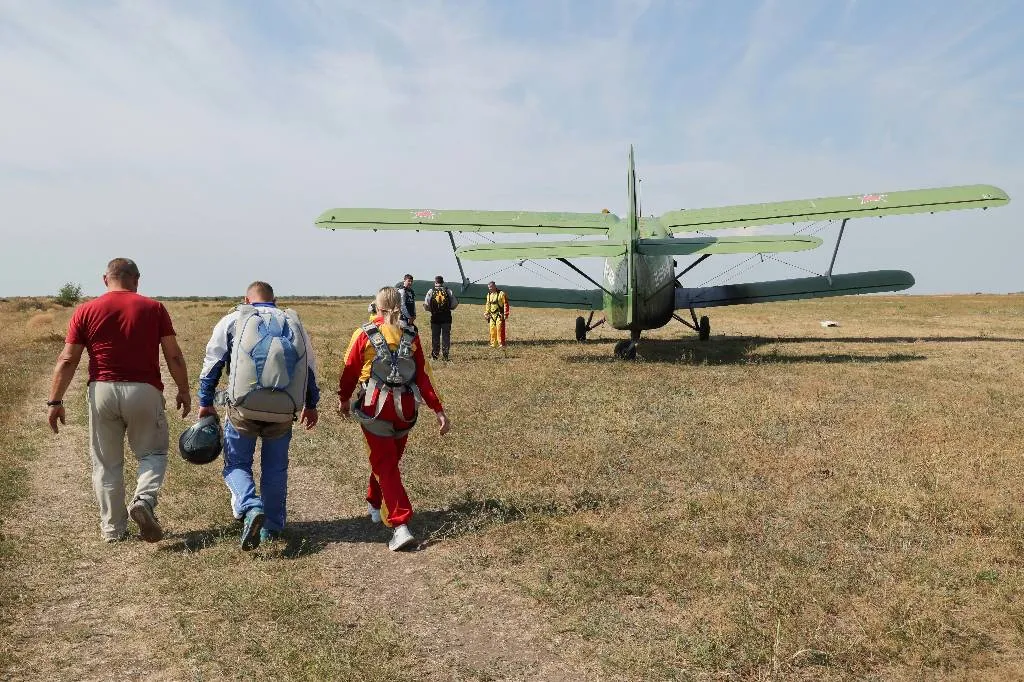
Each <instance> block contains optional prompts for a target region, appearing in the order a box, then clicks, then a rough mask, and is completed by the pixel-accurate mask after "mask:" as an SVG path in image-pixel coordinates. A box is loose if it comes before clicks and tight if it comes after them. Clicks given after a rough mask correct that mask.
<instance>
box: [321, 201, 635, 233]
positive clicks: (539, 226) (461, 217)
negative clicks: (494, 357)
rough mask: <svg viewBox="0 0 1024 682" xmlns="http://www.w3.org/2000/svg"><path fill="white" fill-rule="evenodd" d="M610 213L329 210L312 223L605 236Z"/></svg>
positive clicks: (613, 221) (333, 226) (614, 220)
mask: <svg viewBox="0 0 1024 682" xmlns="http://www.w3.org/2000/svg"><path fill="white" fill-rule="evenodd" d="M618 222H619V217H618V216H616V215H615V214H613V213H557V212H532V211H462V210H453V211H441V210H434V209H415V208H412V209H404V208H332V209H329V210H327V211H324V212H323V213H321V214H320V215H319V216H318V217H317V219H316V221H315V223H316V226H317V227H322V228H324V229H328V230H423V231H426V232H494V233H521V234H593V235H605V234H607V233H608V230H610V229H611V228H612V227H613V226H615V225H616V224H618Z"/></svg>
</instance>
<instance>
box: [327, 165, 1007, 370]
mask: <svg viewBox="0 0 1024 682" xmlns="http://www.w3.org/2000/svg"><path fill="white" fill-rule="evenodd" d="M627 192H628V197H629V209H628V215H627V216H626V219H625V220H622V219H620V218H619V217H618V216H616V215H614V214H611V213H608V212H606V211H605V212H602V213H534V212H526V211H461V210H452V211H445V210H434V209H375V208H335V209H331V210H328V211H324V212H323V213H322V214H321V215H320V216H319V217H318V218H317V219H316V225H317V226H318V227H321V228H325V229H330V230H337V229H348V230H374V231H376V230H417V231H420V230H425V231H435V232H447V233H448V239H449V241H450V242H451V245H452V249H453V250H454V252H455V260H456V263H457V264H458V267H459V273H460V274H461V276H462V283H461V285H459V286H455V287H454V288H455V289H456V292H457V294H458V295H459V297H460V299H461V300H465V301H469V302H479V303H482V302H483V300H484V296H485V295H486V292H487V287H486V286H485V285H483V284H475V283H472V282H470V281H469V279H468V278H467V277H466V274H465V271H464V270H463V268H462V261H463V260H472V261H490V260H518V261H520V262H523V261H525V260H538V259H554V260H557V261H560V262H562V263H564V264H565V265H566V266H568V267H569V268H571V269H572V270H574V271H575V272H576V273H578V274H579V275H580V276H581V277H583V278H584V279H586V280H587V281H588V282H589V283H590V284H592V285H594V286H595V287H597V288H596V289H556V288H550V287H525V286H507V287H503V289H504V290H505V291H506V292H507V293H508V295H509V298H510V299H511V300H512V301H513V302H514V305H517V306H527V307H537V308H570V309H576V310H584V311H585V310H589V311H590V315H589V317H588V318H586V319H584V318H583V317H582V316H580V317H577V318H576V339H577V340H578V341H581V342H582V341H584V340H586V336H587V332H589V331H590V330H592V329H594V328H595V327H597V326H598V325H600V324H603V323H604V322H605V321H607V322H608V323H609V324H610V325H611V326H612V327H614V328H615V329H621V330H628V331H629V332H630V338H629V339H628V340H625V339H624V340H622V341H620V342H618V343H617V344H616V345H615V353H616V355H618V356H619V357H622V358H626V359H632V358H635V357H636V350H637V344H638V342H639V340H640V334H641V332H643V331H644V330H646V329H658V328H660V327H663V326H664V325H666V324H668V322H669V321H670V320H672V319H673V318H675V319H676V320H678V321H679V322H681V323H683V324H684V325H686V326H687V327H690V328H691V329H693V330H694V331H695V332H697V333H698V335H699V337H700V338H701V339H702V340H704V339H707V338H708V337H709V336H710V334H711V325H710V322H709V320H708V317H707V316H706V315H705V316H701V317H700V319H698V318H697V312H696V311H697V310H698V309H702V308H711V307H715V306H725V305H738V304H743V303H767V302H773V301H788V300H795V299H804V298H820V297H825V296H848V295H851V294H867V293H875V292H885V291H900V290H902V289H907V288H908V287H910V286H913V284H914V277H913V275H911V274H910V273H909V272H904V271H902V270H874V271H868V272H854V273H845V274H833V273H832V267H833V265H835V260H836V254H837V253H838V251H839V244H840V242H841V241H842V238H843V232H844V230H845V229H846V224H847V222H848V221H849V220H851V219H853V218H870V217H876V216H878V217H880V216H885V215H897V214H904V213H935V212H936V211H953V210H959V209H969V208H981V209H987V208H989V207H991V206H1003V205H1005V204H1007V203H1008V202H1009V201H1010V198H1009V196H1007V194H1006V192H1004V191H1003V190H1001V189H999V188H998V187H992V186H990V185H969V186H960V187H940V188H936V189H919V190H909V191H900V192H888V193H884V194H883V193H879V194H858V195H853V196H841V197H828V198H822V199H803V200H798V201H783V202H777V203H766V204H747V205H740V206H724V207H719V208H700V209H690V210H679V211H669V212H668V213H664V214H662V215H661V216H658V217H642V216H641V215H640V211H639V207H638V202H637V181H636V170H635V165H634V159H633V149H632V147H630V150H629V168H628V172H627ZM825 220H840V221H842V222H841V224H840V228H839V235H838V237H837V239H836V244H835V249H834V250H833V252H832V260H831V262H830V263H829V267H828V271H827V272H826V274H825V275H823V276H818V277H801V278H795V279H781V280H774V281H766V282H751V283H743V284H728V285H721V286H707V287H697V288H693V287H684V286H683V285H681V284H680V278H681V277H682V276H683V275H685V274H686V273H688V272H690V271H691V270H692V269H693V268H694V267H696V266H697V265H698V264H700V263H702V262H703V261H704V260H706V259H707V258H709V257H710V256H712V255H715V254H742V253H750V254H764V253H782V252H791V251H803V250H806V249H813V248H817V247H818V246H821V244H822V243H823V242H822V240H821V239H820V238H818V237H814V236H807V235H799V234H789V235H748V236H722V237H714V236H709V235H703V234H702V235H701V236H690V237H678V236H676V235H680V234H687V233H704V232H708V231H712V230H720V229H727V228H741V227H752V226H761V225H781V224H795V223H801V222H813V221H825ZM454 232H485V233H521V234H522V233H527V234H558V235H574V237H575V239H574V240H572V241H543V242H513V243H488V244H473V245H468V246H461V247H456V243H455V239H454V237H453V233H454ZM587 236H594V237H603V238H604V239H600V240H585V239H581V237H587ZM675 256H695V257H696V259H695V260H694V261H693V262H692V263H690V264H689V265H688V266H686V267H685V268H683V269H682V270H681V271H680V272H678V273H677V272H676V267H677V263H676V261H675V259H674V257H675ZM592 257H600V258H604V259H605V266H604V278H603V279H604V281H603V282H598V281H597V280H595V279H593V278H592V277H590V276H589V275H587V274H586V273H585V272H583V271H582V270H580V269H579V268H578V267H577V266H576V265H574V264H573V263H572V262H571V261H570V259H574V258H592ZM432 284H433V283H432V282H418V283H417V285H419V286H426V287H428V288H429V287H430V286H432ZM599 309H603V310H604V313H605V315H604V318H602V319H600V320H598V321H597V322H594V312H595V311H597V310H599ZM678 310H688V311H689V313H690V319H689V320H687V319H686V318H685V317H682V316H680V315H679V314H678V313H677V312H676V311H678Z"/></svg>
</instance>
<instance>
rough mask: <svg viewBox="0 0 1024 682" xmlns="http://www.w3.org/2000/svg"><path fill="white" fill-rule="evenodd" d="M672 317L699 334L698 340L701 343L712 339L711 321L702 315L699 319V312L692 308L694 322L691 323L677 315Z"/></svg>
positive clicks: (673, 314)
mask: <svg viewBox="0 0 1024 682" xmlns="http://www.w3.org/2000/svg"><path fill="white" fill-rule="evenodd" d="M672 317H674V318H676V319H677V320H679V321H680V322H681V323H682V324H685V325H686V326H687V327H689V328H690V329H692V330H693V331H695V332H697V338H698V339H700V340H701V341H707V340H708V339H710V338H711V320H710V319H708V316H707V315H701V317H700V319H699V320H698V319H697V312H696V311H695V310H694V309H693V308H690V317H692V318H693V322H689V321H687V320H684V319H683V318H681V317H679V316H678V315H676V314H675V313H672Z"/></svg>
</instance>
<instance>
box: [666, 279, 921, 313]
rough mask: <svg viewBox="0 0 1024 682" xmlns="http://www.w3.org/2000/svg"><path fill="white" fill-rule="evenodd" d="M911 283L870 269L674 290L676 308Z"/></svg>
mask: <svg viewBox="0 0 1024 682" xmlns="http://www.w3.org/2000/svg"><path fill="white" fill-rule="evenodd" d="M913 285H914V276H913V275H911V274H910V273H909V272H904V271H903V270H873V271H869V272H852V273H846V274H842V275H832V281H831V282H829V280H828V279H827V278H825V277H801V278H797V279H780V280H774V281H770V282H750V283H744V284H725V285H722V286H717V287H698V288H692V289H691V288H686V287H680V288H678V289H676V310H680V309H689V308H713V307H716V306H723V305H742V304H744V303H770V302H774V301H795V300H798V299H803V298H824V297H828V296H849V295H852V294H871V293H877V292H883V291H901V290H903V289H908V288H910V287H912V286H913Z"/></svg>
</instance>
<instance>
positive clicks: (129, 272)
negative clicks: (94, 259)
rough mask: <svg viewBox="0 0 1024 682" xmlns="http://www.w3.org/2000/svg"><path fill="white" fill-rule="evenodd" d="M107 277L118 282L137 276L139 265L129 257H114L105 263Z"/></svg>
mask: <svg viewBox="0 0 1024 682" xmlns="http://www.w3.org/2000/svg"><path fill="white" fill-rule="evenodd" d="M107 277H109V278H110V279H112V280H115V281H118V282H123V281H124V280H125V279H128V278H135V277H139V266H138V265H136V264H135V261H133V260H132V259H131V258H115V259H114V260H112V261H110V262H109V263H107Z"/></svg>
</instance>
